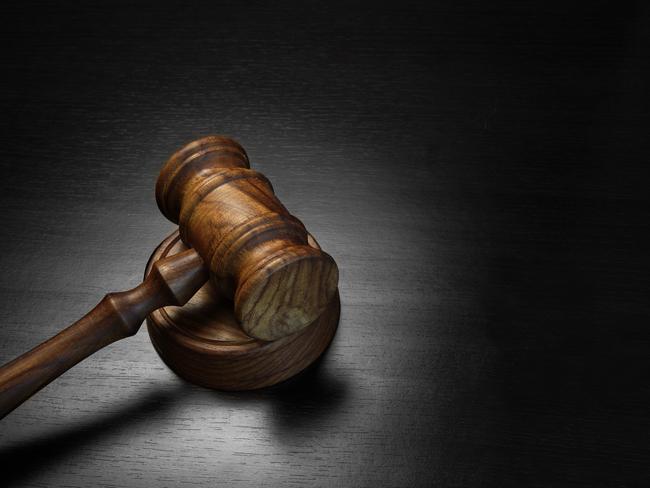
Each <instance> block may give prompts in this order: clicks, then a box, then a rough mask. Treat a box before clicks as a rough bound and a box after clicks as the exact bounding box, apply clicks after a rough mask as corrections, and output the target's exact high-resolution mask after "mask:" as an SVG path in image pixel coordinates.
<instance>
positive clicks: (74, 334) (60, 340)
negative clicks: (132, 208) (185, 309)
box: [0, 249, 208, 419]
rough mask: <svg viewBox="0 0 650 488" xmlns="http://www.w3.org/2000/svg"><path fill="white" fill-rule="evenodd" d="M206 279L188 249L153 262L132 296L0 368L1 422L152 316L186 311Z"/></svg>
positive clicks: (117, 296) (118, 296)
mask: <svg viewBox="0 0 650 488" xmlns="http://www.w3.org/2000/svg"><path fill="white" fill-rule="evenodd" d="M207 279H208V271H207V268H206V267H205V266H204V264H203V261H202V260H201V258H200V257H199V255H198V254H197V253H196V251H194V250H193V249H189V250H187V251H184V252H182V253H179V254H176V255H174V256H171V257H168V258H165V259H161V260H160V261H157V262H155V263H154V264H153V265H152V268H151V271H150V273H149V275H148V276H147V278H146V279H145V281H144V282H143V283H142V284H140V285H139V286H137V287H135V288H133V289H132V290H128V291H123V292H117V293H109V294H108V295H106V296H105V297H104V298H103V299H102V301H100V302H99V303H98V304H97V306H96V307H95V308H93V309H92V310H91V311H90V312H88V314H86V315H85V316H84V317H82V318H81V319H80V320H78V321H77V322H75V323H74V324H72V325H71V326H70V327H68V328H67V329H64V330H63V331H61V332H60V333H59V334H57V335H55V336H54V337H52V338H51V339H49V340H47V341H45V342H43V343H42V344H40V345H38V346H36V347H35V348H34V349H32V350H31V351H29V352H27V353H25V354H23V355H22V356H20V357H18V358H16V359H14V360H13V361H11V362H9V363H7V364H6V365H4V366H3V367H2V368H0V419H1V418H3V417H4V416H5V415H7V414H8V413H9V412H11V411H12V410H13V409H14V408H16V407H17V406H18V405H20V404H21V403H23V402H24V401H25V400H27V399H28V398H29V397H31V396H32V395H33V394H34V393H36V392H37V391H38V390H40V389H41V388H43V387H44V386H45V385H47V384H48V383H49V382H50V381H52V380H53V379H55V378H57V377H58V376H60V375H61V374H63V373H64V372H65V371H67V370H68V369H70V368H71V367H72V366H74V365H75V364H77V363H78V362H80V361H82V360H83V359H85V358H86V357H88V356H90V355H91V354H92V353H94V352H95V351H98V350H99V349H101V348H102V347H104V346H107V345H108V344H111V343H113V342H115V341H117V340H120V339H124V338H125V337H129V336H132V335H134V334H135V333H136V332H137V331H138V329H139V328H140V325H142V322H143V321H144V319H145V318H146V316H147V315H149V314H150V313H151V312H153V311H154V310H156V309H158V308H160V307H164V306H167V305H179V306H180V305H184V304H185V303H186V302H187V301H188V300H189V299H190V298H192V296H193V295H194V294H195V293H196V292H197V291H198V289H199V288H201V286H202V285H203V284H204V283H205V282H206V281H207Z"/></svg>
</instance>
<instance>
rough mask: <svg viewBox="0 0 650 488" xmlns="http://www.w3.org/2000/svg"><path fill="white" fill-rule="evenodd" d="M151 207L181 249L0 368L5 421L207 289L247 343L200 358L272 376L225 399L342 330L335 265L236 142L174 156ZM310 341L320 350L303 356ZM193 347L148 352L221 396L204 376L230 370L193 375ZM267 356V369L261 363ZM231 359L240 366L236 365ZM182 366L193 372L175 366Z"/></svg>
mask: <svg viewBox="0 0 650 488" xmlns="http://www.w3.org/2000/svg"><path fill="white" fill-rule="evenodd" d="M156 201H157V203H158V207H159V208H160V210H161V211H162V213H163V214H164V215H165V216H166V217H167V218H168V219H169V220H171V221H172V222H174V223H177V224H178V226H179V232H180V238H181V240H182V244H183V245H184V249H185V250H182V251H180V252H176V253H175V254H169V255H168V256H166V257H163V258H161V259H158V260H155V261H153V262H151V263H150V265H149V267H148V273H147V275H146V278H145V280H144V281H143V283H142V284H140V285H139V286H137V287H135V288H133V289H131V290H128V291H124V292H117V293H109V294H107V295H106V296H105V297H104V298H103V299H102V300H101V301H100V302H99V304H98V305H97V306H96V307H95V308H93V309H92V310H91V311H90V312H88V314H86V315H85V316H84V317H82V318H81V319H80V320H78V321H77V322H75V323H74V324H72V325H71V326H69V327H68V328H66V329H64V330H63V331H61V332H60V333H59V334H57V335H56V336H54V337H52V338H51V339H49V340H47V341H45V342H43V343H42V344H40V345H38V346H37V347H35V348H34V349H32V350H31V351H29V352H27V353H25V354H23V355H22V356H20V357H18V358H16V359H14V360H13V361H11V362H9V363H8V364H6V365H4V366H3V367H2V368H0V418H2V417H4V416H5V415H7V414H8V413H9V412H11V411H12V410H13V409H14V408H16V407H17V406H18V405H20V404H21V403H22V402H24V401H25V400H26V399H28V398H29V397H30V396H32V395H33V394H34V393H36V392H37V391H38V390H40V389H41V388H43V387H44V386H45V385H47V384H48V383H50V382H51V381H52V380H54V379H55V378H57V377H58V376H60V375H61V374H62V373H64V372H65V371H67V370H68V369H69V368H71V367H72V366H74V365H75V364H77V363H78V362H80V361H81V360H83V359H84V358H86V357H88V356H89V355H91V354H93V353H94V352H96V351H98V350H99V349H101V348H103V347H104V346H106V345H108V344H111V343H113V342H115V341H117V340H119V339H123V338H125V337H129V336H132V335H134V334H135V333H136V332H137V331H138V329H139V328H140V326H141V324H142V322H143V321H144V319H145V318H146V317H147V316H148V315H149V314H151V313H152V312H153V311H155V310H157V309H160V308H161V307H167V306H176V307H180V306H183V305H184V304H186V302H188V300H190V299H191V298H192V297H193V296H194V295H195V294H196V292H197V291H198V290H199V289H201V288H202V287H204V286H209V287H210V290H212V291H211V292H214V293H218V294H219V295H220V296H222V297H225V298H227V299H228V300H231V301H232V309H233V313H234V317H235V319H236V322H237V323H238V324H239V327H241V329H242V333H243V334H244V336H245V337H248V338H250V341H248V342H246V344H247V348H246V350H245V352H242V350H236V351H235V350H234V349H231V350H228V351H226V352H224V351H225V349H224V348H223V347H221V346H220V345H219V344H218V343H216V342H215V341H204V343H205V349H206V350H208V351H211V352H214V354H216V355H218V360H219V361H224V360H225V361H233V362H234V363H233V364H236V365H237V368H243V369H246V368H248V369H263V368H265V367H266V368H275V370H277V371H276V372H275V373H274V375H273V376H271V377H269V378H267V379H266V380H265V381H257V382H250V381H249V382H248V383H244V382H242V383H240V384H238V383H236V382H234V383H231V384H229V386H228V388H229V389H248V388H255V387H259V386H266V385H267V384H272V383H273V382H277V381H280V380H282V379H286V377H288V375H289V374H291V375H292V374H295V373H297V372H299V370H301V369H304V367H306V366H307V365H309V364H310V363H311V362H313V361H314V360H315V359H316V358H317V357H318V356H319V355H320V353H322V351H323V350H324V349H325V347H326V346H327V344H328V343H329V341H330V340H331V338H332V336H333V333H334V330H335V328H336V323H338V293H337V285H338V269H337V266H336V263H335V262H334V260H333V259H332V257H331V256H329V255H328V254H327V253H325V252H324V251H322V250H321V249H320V247H318V245H316V244H315V241H313V240H312V238H311V236H310V235H309V234H308V232H307V230H306V229H305V226H304V225H303V224H302V223H301V222H300V221H299V220H298V219H297V218H296V217H294V216H292V215H291V214H290V213H289V212H288V210H287V209H286V208H285V207H284V206H283V205H282V203H281V202H280V201H279V200H278V198H277V197H276V196H275V194H274V192H273V187H272V186H271V183H270V182H269V181H268V180H267V179H266V177H264V176H263V175H262V174H260V173H258V172H256V171H253V170H251V169H250V166H249V161H248V156H247V155H246V152H245V151H244V149H243V148H242V147H241V146H240V145H239V144H238V143H237V142H235V141H234V140H232V139H229V138H227V137H222V136H211V137H206V138H203V139H200V140H198V141H195V142H192V143H190V144H188V145H187V146H185V147H184V148H182V149H181V150H180V151H178V152H176V153H175V154H174V155H173V156H172V157H171V158H170V159H169V160H168V161H167V163H166V164H165V165H164V167H163V168H162V171H161V173H160V176H159V178H158V181H157V184H156ZM208 280H209V282H210V283H209V285H206V282H207V281H208ZM334 309H335V311H334V312H332V311H331V310H334ZM328 310H330V312H328ZM323 317H326V318H325V319H323ZM324 322H327V324H324ZM165 327H167V325H165V326H164V327H163V330H166V329H165ZM173 327H174V325H173V324H172V325H170V326H169V328H173ZM323 327H328V329H327V334H320V335H319V334H318V333H314V334H313V335H312V336H309V335H306V332H305V331H307V330H309V329H316V328H323ZM181 332H182V331H181ZM150 333H151V329H150ZM170 334H171V332H170ZM156 337H159V336H156ZM169 337H177V336H169ZM187 338H189V339H187ZM294 338H296V339H294ZM297 338H300V340H298V339H297ZM310 338H313V340H317V341H320V342H321V343H323V344H319V345H318V347H311V348H306V347H305V345H304V343H305V342H306V341H309V340H310ZM153 339H154V334H152V340H153ZM186 339H187V340H186ZM190 339H191V340H194V341H196V340H197V339H196V338H195V337H190V335H187V336H183V339H182V340H179V341H178V343H169V341H168V342H167V343H165V342H163V341H162V340H161V339H158V340H157V341H154V345H155V346H156V349H157V351H158V353H159V354H160V355H161V357H162V358H163V359H164V360H165V362H167V363H168V364H170V366H172V367H173V369H175V370H177V371H178V372H179V373H180V374H181V375H182V376H184V377H186V378H187V379H189V380H190V381H195V382H196V383H198V384H203V385H205V386H214V385H221V384H222V383H218V382H216V381H211V378H210V375H213V374H215V375H216V374H220V373H223V371H226V372H229V371H232V370H227V369H226V370H223V371H217V369H216V366H214V367H213V365H219V364H221V363H220V362H215V363H209V364H208V365H207V366H206V365H205V364H203V365H201V364H199V365H198V366H196V364H195V363H196V362H197V361H198V362H199V363H200V362H201V361H202V360H203V361H206V360H204V359H201V358H205V357H207V356H206V355H205V352H202V353H201V354H202V355H200V354H198V353H196V356H193V354H194V353H193V351H195V350H196V347H194V348H190V347H185V348H183V347H181V345H180V344H181V343H182V344H183V345H185V344H186V343H187V342H188V341H190ZM164 344H167V346H163V345H164ZM267 344H277V345H276V346H275V347H274V346H272V345H267ZM292 344H293V346H292ZM298 346H300V347H299V348H298ZM220 347H221V349H220ZM292 347H293V348H294V349H291V348H292ZM279 348H280V349H279ZM282 348H284V349H282ZM269 351H270V352H269ZM278 351H280V352H283V351H284V353H285V354H284V356H279V355H278ZM292 351H293V352H294V353H295V354H296V355H299V356H300V357H297V358H295V360H296V361H298V362H299V368H296V367H294V368H293V369H291V368H290V367H288V366H286V365H283V364H281V363H282V362H283V361H284V362H289V363H290V362H291V361H293V360H294V358H292V357H290V355H291V353H292ZM184 354H185V355H186V356H185V357H184V356H183V355H184ZM245 354H247V355H245ZM269 354H273V357H272V359H268V360H266V362H265V360H261V359H260V358H262V359H264V358H267V357H269V358H270V357H271V356H269ZM287 355H288V356H289V357H287ZM179 356H180V357H179ZM238 357H239V359H241V357H243V358H244V359H245V361H241V360H240V361H239V362H237V360H238ZM253 357H256V359H255V360H254V361H253V360H250V361H249V358H253ZM246 361H249V362H246ZM269 361H272V362H269ZM184 362H186V363H188V365H189V366H187V367H184V366H181V365H182V364H183V363H184ZM174 365H177V366H178V367H177V368H175V367H174ZM211 367H213V369H210V368H211ZM278 372H280V373H278ZM246 373H250V371H247V372H246ZM227 374H235V373H227ZM243 376H245V375H243ZM247 377H250V374H249V375H248V376H247Z"/></svg>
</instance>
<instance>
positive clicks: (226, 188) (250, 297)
mask: <svg viewBox="0 0 650 488" xmlns="http://www.w3.org/2000/svg"><path fill="white" fill-rule="evenodd" d="M156 200H157V202H158V207H159V208H160V210H161V211H162V213H163V214H164V215H165V216H166V217H167V218H168V219H169V220H171V221H173V222H175V223H177V224H178V225H179V230H180V235H181V238H182V239H183V241H184V242H185V244H187V245H188V246H191V247H193V248H194V249H195V250H196V251H197V252H198V253H199V255H200V256H201V258H203V260H204V262H205V264H206V265H207V266H208V268H209V269H210V274H211V281H212V283H213V285H215V286H216V287H217V289H218V290H220V291H221V292H222V293H223V294H224V295H225V296H227V297H229V298H231V299H232V300H233V302H234V310H235V316H236V318H237V320H238V321H239V323H240V324H241V326H242V328H243V329H244V331H246V333H248V334H249V335H250V336H252V337H256V338H258V339H262V340H267V341H270V340H275V339H278V338H280V337H284V336H286V335H289V334H293V333H294V332H297V331H299V330H300V329H302V328H304V327H306V326H308V325H309V324H311V323H312V322H313V321H314V320H316V318H318V316H319V315H320V314H321V313H322V312H323V311H324V309H325V308H326V306H327V305H328V303H329V302H330V300H331V299H332V298H333V296H334V294H335V293H336V289H337V284H338V269H337V267H336V263H335V262H334V260H333V259H332V258H331V257H330V256H329V255H328V254H327V253H325V252H323V251H321V250H320V249H317V248H315V247H312V246H310V245H309V243H308V238H307V236H308V234H307V231H306V229H305V226H304V225H303V224H302V222H300V221H299V220H298V219H297V218H295V217H294V216H292V215H291V214H290V213H289V212H288V211H287V209H286V208H285V207H284V206H283V205H282V203H280V201H279V200H278V199H277V197H276V196H275V194H274V192H273V187H272V186H271V183H270V182H269V181H268V180H267V179H266V178H265V177H264V176H263V175H262V174H260V173H258V172H256V171H253V170H251V169H250V165H249V161H248V156H247V155H246V152H245V151H244V149H243V148H242V147H241V146H240V145H239V144H238V143H237V142H235V141H234V140H232V139H230V138H227V137H222V136H210V137H206V138H203V139H200V140H198V141H195V142H192V143H190V144H188V145H187V146H185V147H184V148H182V149H181V150H179V151H178V152H176V153H175V154H174V155H172V157H171V158H170V159H169V160H168V161H167V163H166V164H165V166H164V167H163V169H162V171H161V173H160V176H159V177H158V182H157V184H156Z"/></svg>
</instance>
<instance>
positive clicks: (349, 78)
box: [0, 1, 650, 487]
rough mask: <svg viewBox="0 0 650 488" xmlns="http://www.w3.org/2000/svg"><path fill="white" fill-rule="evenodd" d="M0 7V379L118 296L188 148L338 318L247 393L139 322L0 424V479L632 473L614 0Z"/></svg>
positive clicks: (647, 452)
mask: <svg viewBox="0 0 650 488" xmlns="http://www.w3.org/2000/svg"><path fill="white" fill-rule="evenodd" d="M2 11H3V15H2V17H3V21H2V22H3V28H2V34H1V35H2V43H1V44H0V56H1V58H0V60H1V63H2V69H3V74H2V77H1V78H0V120H1V124H2V126H1V129H2V130H0V143H1V146H0V147H1V151H0V165H1V170H2V171H1V175H2V177H1V178H0V210H1V212H2V239H1V240H0V269H2V273H1V274H0V290H1V293H0V362H5V361H8V360H10V359H12V358H13V357H15V356H16V355H18V354H20V353H22V352H24V351H26V350H27V349H29V348H31V347H32V346H34V345H35V344H37V343H38V342H40V341H42V340H44V339H45V338H47V337H49V336H51V335H53V334H54V333H56V332H57V331H59V330H60V329H61V328H62V327H64V326H66V325H68V324H69V323H71V322H73V321H74V320H76V319H78V318H79V317H80V316H81V315H83V314H84V313H85V312H86V311H87V310H88V309H89V308H90V307H91V306H93V305H94V304H95V303H96V302H97V301H98V300H99V299H100V298H101V297H102V296H103V295H104V294H105V293H106V292H108V291H116V290H121V289H125V288H128V287H132V286H135V285H136V284H137V283H138V282H139V280H140V279H141V275H142V273H143V270H144V266H145V263H146V261H147V258H148V257H149V254H150V253H151V252H152V250H153V249H154V248H155V247H156V245H157V244H158V243H159V242H160V240H162V239H163V238H164V237H165V236H166V235H167V234H168V233H169V232H171V231H172V230H173V226H172V225H171V224H169V223H168V222H167V221H166V220H165V219H164V218H163V217H162V215H160V213H159V211H158V209H157V208H156V205H155V201H154V192H153V186H154V182H155V179H156V177H157V174H158V171H159V169H160V166H161V165H162V163H163V162H164V161H165V159H166V158H167V157H168V156H169V155H170V154H171V152H172V151H174V150H175V149H177V148H178V147H180V146H181V145H182V144H184V143H186V142H188V141H190V140H192V139H195V138H197V137H200V136H204V135H207V134H212V133H217V134H218V133H225V134H230V135H232V136H234V137H236V138H237V139H239V140H240V141H241V143H242V144H243V145H244V146H245V147H246V148H247V150H248V152H249V155H250V157H251V160H252V162H253V165H254V166H255V168H256V169H258V170H260V171H262V172H263V173H265V174H266V175H267V176H268V177H269V178H270V179H271V181H273V183H274V186H275V188H276V191H277V193H278V195H279V197H280V198H281V200H282V201H283V202H284V203H285V204H286V205H287V207H288V208H289V209H290V210H291V211H292V212H293V213H295V214H296V215H297V216H298V217H300V218H301V219H302V220H303V221H304V222H305V224H306V225H307V227H308V228H309V229H310V230H311V231H312V232H313V233H314V235H315V236H316V237H317V239H318V240H319V241H320V243H321V244H322V245H323V247H324V248H325V249H326V250H327V251H329V252H330V253H331V254H332V255H333V256H334V257H335V259H336V260H337V262H338V264H339V267H340V270H341V280H340V291H341V300H342V317H341V323H340V329H339V332H338V334H337V336H336V338H335V340H334V342H333V344H332V346H331V348H330V349H329V351H328V352H327V354H326V355H325V356H324V358H323V359H322V361H320V362H319V363H318V365H317V366H316V367H314V368H313V369H312V370H310V371H309V372H308V373H306V374H304V375H302V376H301V377H299V378H297V379H295V380H294V381H291V382H289V383H287V384H284V385H281V386H278V387H275V388H272V389H269V390H264V391H258V392H249V393H222V392H217V391H209V390H206V389H203V388H199V387H195V386H193V385H190V384H187V383H185V382H184V381H182V380H180V379H179V378H177V377H176V376H175V375H174V374H173V373H172V372H170V371H169V370H168V369H167V368H166V367H165V366H164V365H163V363H162V362H161V361H160V359H159V358H158V357H157V355H156V353H155V351H154V350H153V348H152V346H151V344H150V341H149V338H148V336H147V334H146V331H145V330H144V329H143V330H141V332H140V333H139V334H138V335H137V336H135V337H133V338H131V339H128V340H125V341H122V342H119V343H116V344H113V345H112V346H109V347H108V348H107V349H105V350H103V351H101V352H99V353H98V354H96V355H94V356H93V357H91V358H90V359H88V360H86V361H85V362H83V363H81V364H80V365H78V366H77V367H75V368H74V369H72V370H71V371H69V372H68V373H66V374H65V375H64V376H63V377H61V378H60V379H59V380H57V381H56V382H54V383H52V384H51V385H49V386H48V387H46V388H45V389H44V390H42V391H41V392H40V393H39V394H37V395H36V396H35V397H34V398H32V399H31V400H30V401H28V402H27V403H26V404H25V405H23V406H22V407H20V408H19V409H18V410H16V411H15V412H13V413H12V414H10V415H9V416H8V417H7V418H5V419H4V420H2V421H0V486H14V485H15V486H78V487H88V486H128V487H151V486H170V487H185V486H206V487H213V486H241V487H244V486H246V487H247V486H289V485H297V486H308V485H314V486H332V487H340V486H373V487H374V486H459V487H460V486H462V487H468V486H590V487H591V486H608V487H611V486H632V485H636V484H647V483H643V481H646V482H647V481H648V479H650V476H648V475H649V474H650V469H649V468H648V461H649V459H650V437H649V433H650V432H649V431H650V409H649V407H650V402H649V401H648V397H649V396H650V395H649V394H650V386H649V385H650V381H649V380H650V360H649V356H650V355H649V354H648V352H649V348H650V332H649V328H648V319H649V317H650V307H649V304H648V302H649V300H648V297H649V296H650V293H649V292H650V290H649V288H650V286H649V278H648V271H649V269H648V268H649V266H648V264H649V259H648V241H647V240H646V239H645V234H646V233H647V231H648V221H649V209H650V201H649V200H650V199H649V197H648V178H647V176H646V174H647V170H646V167H647V166H648V164H649V161H650V145H649V141H650V138H649V137H648V133H649V129H650V117H649V108H650V106H649V104H648V102H649V99H650V97H649V96H648V93H649V92H648V85H649V84H648V82H649V81H650V80H649V76H648V75H649V74H650V37H649V34H648V33H649V32H650V31H649V30H648V21H649V19H648V16H647V15H646V12H644V11H643V9H642V6H640V5H621V3H620V2H618V3H613V4H611V5H610V4H605V3H602V2H596V3H593V4H591V6H590V7H589V8H587V9H583V8H580V9H579V8H576V7H571V6H569V5H567V4H566V2H561V3H557V4H549V3H547V2H539V3H538V4H537V5H535V4H530V3H526V4H524V3H522V2H519V1H513V2H497V3H494V2H491V3H482V2H456V1H453V2H451V1H450V2H444V3H440V2H422V3H413V2H410V1H406V2H396V3H393V4H391V5H385V6H382V5H379V2H375V3H366V4H361V3H356V2H352V3H350V2H346V3H340V4H339V3H332V2H323V3H318V2H308V3H304V4H303V3H295V4H293V3H281V4H279V5H276V4H274V3H272V2H269V3H249V2H228V3H216V2H210V3H204V4H197V3H193V4H191V5H190V4H189V3H185V2H183V3H176V4H165V5H162V4H161V3H160V2H150V3H148V4H147V3H140V2H138V4H137V5H135V2H113V3H110V4H109V3H101V4H97V3H95V4H93V5H92V6H91V5H84V6H82V5H76V4H73V3H72V2H65V3H61V2H60V3H56V4H55V3H54V2H52V3H50V2H47V3H46V2H43V3H42V4H30V5H28V4H26V3H25V2H19V3H18V6H16V5H13V6H11V5H5V6H3V7H2Z"/></svg>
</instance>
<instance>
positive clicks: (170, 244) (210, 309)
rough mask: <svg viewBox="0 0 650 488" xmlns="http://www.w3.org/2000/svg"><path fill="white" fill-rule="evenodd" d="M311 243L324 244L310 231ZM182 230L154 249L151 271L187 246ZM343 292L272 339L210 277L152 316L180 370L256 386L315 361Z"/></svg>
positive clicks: (206, 380)
mask: <svg viewBox="0 0 650 488" xmlns="http://www.w3.org/2000/svg"><path fill="white" fill-rule="evenodd" d="M308 242H309V245H310V246H313V247H314V248H316V249H320V247H319V245H318V243H317V242H316V241H315V240H314V239H313V238H312V236H311V235H309V236H308ZM186 249H187V247H186V246H185V244H183V242H182V241H181V239H180V237H179V233H178V231H176V232H174V233H173V234H172V235H170V236H169V237H168V238H167V239H165V240H164V241H163V242H162V243H161V244H160V246H158V248H157V249H156V251H155V252H154V253H153V255H152V257H151V259H150V261H149V264H148V266H147V270H146V275H148V274H149V273H151V272H152V270H153V269H155V264H156V263H157V262H159V261H158V260H160V259H166V258H168V257H169V256H173V255H176V254H177V253H183V252H186ZM339 310H340V303H339V298H338V294H336V295H335V296H334V298H333V299H332V300H331V301H330V302H329V304H328V305H327V307H326V309H325V311H324V312H323V313H322V314H321V315H319V316H318V318H317V319H316V320H315V321H314V322H313V323H312V324H310V325H309V326H308V327H305V328H303V329H301V330H299V331H298V332H296V333H294V334H291V335H289V336H286V337H283V338H281V339H278V340H275V341H272V342H267V341H262V340H259V339H256V338H254V337H251V336H249V335H247V334H246V333H245V332H244V331H243V330H242V329H241V327H240V326H239V323H238V322H237V319H236V318H235V314H234V310H233V303H232V301H230V300H228V299H227V298H225V297H224V296H223V294H221V293H220V292H219V291H218V290H217V289H216V288H215V287H214V285H213V284H212V283H211V282H210V281H208V282H207V283H206V284H205V285H203V287H202V288H201V289H200V290H199V291H198V292H197V293H196V294H195V295H194V296H193V297H192V298H191V299H190V300H189V301H188V302H187V304H186V305H185V306H183V307H176V306H168V307H162V308H160V309H158V310H156V311H155V312H152V313H151V314H150V315H149V316H148V317H147V330H148V331H149V336H150V337H151V342H152V343H153V345H154V347H155V349H156V351H157V352H158V354H159V355H160V357H161V358H162V359H163V360H164V361H165V363H166V364H167V365H168V366H169V367H170V368H171V369H173V370H174V371H175V372H176V373H177V374H178V375H180V376H182V377H183V378H185V379H186V380H188V381H191V382H192V383H196V384H198V385H201V386H205V387H208V388H215V389H219V390H252V389H257V388H263V387H267V386H271V385H274V384H276V383H279V382H281V381H284V380H286V379H288V378H291V377H292V376H294V375H296V374H297V373H299V372H300V371H302V370H304V369H305V368H306V367H307V366H309V365H310V364H312V363H313V362H314V361H315V360H316V359H317V358H318V357H319V356H320V355H321V354H322V353H323V351H324V350H325V349H326V348H327V346H329V344H330V342H331V341H332V338H333V337H334V334H335V332H336V328H337V325H338V321H339Z"/></svg>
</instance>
